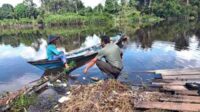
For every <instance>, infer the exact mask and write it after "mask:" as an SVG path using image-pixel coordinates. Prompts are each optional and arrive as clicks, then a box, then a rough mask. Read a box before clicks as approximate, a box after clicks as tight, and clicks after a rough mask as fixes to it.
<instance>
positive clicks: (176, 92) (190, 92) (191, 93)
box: [175, 90, 199, 96]
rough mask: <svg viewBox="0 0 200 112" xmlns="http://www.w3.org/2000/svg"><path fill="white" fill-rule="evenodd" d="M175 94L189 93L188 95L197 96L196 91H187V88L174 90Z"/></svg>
mask: <svg viewBox="0 0 200 112" xmlns="http://www.w3.org/2000/svg"><path fill="white" fill-rule="evenodd" d="M175 94H178V95H189V96H199V94H198V92H197V91H189V90H186V91H175Z"/></svg>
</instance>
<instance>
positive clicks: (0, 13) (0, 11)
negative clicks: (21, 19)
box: [0, 4, 14, 19]
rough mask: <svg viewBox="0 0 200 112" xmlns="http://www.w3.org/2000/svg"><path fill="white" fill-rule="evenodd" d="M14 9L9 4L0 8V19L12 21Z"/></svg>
mask: <svg viewBox="0 0 200 112" xmlns="http://www.w3.org/2000/svg"><path fill="white" fill-rule="evenodd" d="M13 11H14V8H13V6H12V5H10V4H3V5H2V7H1V8H0V19H3V18H5V19H12V18H13V17H14V14H13Z"/></svg>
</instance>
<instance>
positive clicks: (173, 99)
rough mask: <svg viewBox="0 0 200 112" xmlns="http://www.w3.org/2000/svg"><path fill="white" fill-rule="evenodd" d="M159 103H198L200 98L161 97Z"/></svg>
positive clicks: (181, 96) (182, 96)
mask: <svg viewBox="0 0 200 112" xmlns="http://www.w3.org/2000/svg"><path fill="white" fill-rule="evenodd" d="M160 101H165V102H185V103H200V97H199V96H184V95H178V96H173V97H161V98H160Z"/></svg>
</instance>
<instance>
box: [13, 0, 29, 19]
mask: <svg viewBox="0 0 200 112" xmlns="http://www.w3.org/2000/svg"><path fill="white" fill-rule="evenodd" d="M15 16H16V17H17V18H26V17H28V6H26V5H25V4H23V3H20V4H18V5H17V6H16V7H15Z"/></svg>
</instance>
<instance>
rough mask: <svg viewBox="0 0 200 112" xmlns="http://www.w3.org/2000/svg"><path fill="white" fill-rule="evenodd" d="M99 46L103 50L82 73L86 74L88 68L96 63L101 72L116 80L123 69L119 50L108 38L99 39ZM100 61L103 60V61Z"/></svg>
mask: <svg viewBox="0 0 200 112" xmlns="http://www.w3.org/2000/svg"><path fill="white" fill-rule="evenodd" d="M101 45H102V47H103V48H102V49H101V50H100V51H99V52H98V54H97V56H96V57H95V58H94V59H92V60H91V61H90V62H89V63H88V64H87V66H86V68H85V69H84V71H83V72H84V73H85V74H86V73H87V72H88V70H89V68H91V67H92V66H93V65H94V64H95V63H96V65H97V66H98V68H99V69H100V70H101V71H102V72H104V73H106V74H107V75H110V76H111V77H114V78H115V79H117V78H118V76H119V74H120V72H121V70H122V68H123V64H122V57H121V50H120V48H119V46H117V45H116V44H114V43H111V42H110V37H108V36H102V37H101ZM102 59H105V61H103V60H102Z"/></svg>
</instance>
